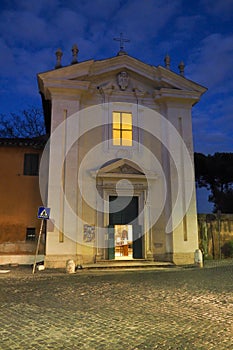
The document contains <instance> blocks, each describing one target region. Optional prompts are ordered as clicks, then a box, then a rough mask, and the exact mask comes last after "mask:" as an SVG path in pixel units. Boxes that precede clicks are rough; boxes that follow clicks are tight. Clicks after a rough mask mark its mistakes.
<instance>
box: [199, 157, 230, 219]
mask: <svg viewBox="0 0 233 350" xmlns="http://www.w3.org/2000/svg"><path fill="white" fill-rule="evenodd" d="M194 160H195V176H196V183H197V186H198V187H205V188H207V189H208V190H209V191H210V196H209V202H212V203H213V204H214V211H215V212H217V211H218V210H220V211H221V212H222V213H233V153H215V154H214V155H204V154H202V153H195V155H194Z"/></svg>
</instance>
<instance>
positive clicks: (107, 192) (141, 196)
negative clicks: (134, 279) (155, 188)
mask: <svg viewBox="0 0 233 350" xmlns="http://www.w3.org/2000/svg"><path fill="white" fill-rule="evenodd" d="M146 190H147V189H146V188H145V187H144V186H143V187H141V188H140V189H135V191H134V195H133V197H138V213H140V215H139V216H138V225H139V226H141V231H142V233H143V234H142V259H145V258H146V240H147V237H146V236H147V234H145V231H144V221H145V217H144V216H145V215H144V211H143V209H144V200H145V195H146ZM131 194H132V188H124V189H120V191H119V190H118V193H116V190H115V184H113V185H112V187H111V188H105V187H104V188H103V198H104V214H103V215H104V220H103V221H104V225H105V227H106V229H107V231H108V227H109V198H110V197H111V196H117V195H118V196H125V197H130V196H131ZM108 246H109V242H108V233H107V235H106V245H105V247H106V249H105V254H104V255H105V256H104V258H105V259H107V260H108V254H109V252H108Z"/></svg>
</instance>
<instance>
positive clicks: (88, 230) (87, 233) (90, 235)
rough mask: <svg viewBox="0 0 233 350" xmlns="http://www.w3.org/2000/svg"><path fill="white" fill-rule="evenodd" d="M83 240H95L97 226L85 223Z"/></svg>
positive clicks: (89, 241)
mask: <svg viewBox="0 0 233 350" xmlns="http://www.w3.org/2000/svg"><path fill="white" fill-rule="evenodd" d="M83 241H84V242H86V243H92V242H94V241H95V226H91V225H86V224H85V225H83Z"/></svg>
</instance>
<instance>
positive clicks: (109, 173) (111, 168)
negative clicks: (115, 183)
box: [90, 159, 157, 180]
mask: <svg viewBox="0 0 233 350" xmlns="http://www.w3.org/2000/svg"><path fill="white" fill-rule="evenodd" d="M90 173H91V175H92V177H94V178H136V179H144V180H145V179H146V178H150V179H152V178H153V179H156V178H157V175H156V174H155V173H154V172H151V171H148V170H147V171H146V172H144V171H143V170H142V169H141V168H140V167H139V166H137V164H135V163H134V162H132V161H130V160H128V159H118V160H114V161H111V162H110V163H107V164H105V165H104V166H102V167H101V168H100V169H98V170H91V171H90Z"/></svg>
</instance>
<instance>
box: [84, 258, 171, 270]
mask: <svg viewBox="0 0 233 350" xmlns="http://www.w3.org/2000/svg"><path fill="white" fill-rule="evenodd" d="M168 267H170V268H171V267H175V264H173V263H171V262H167V261H164V262H163V261H161V262H160V261H149V260H136V259H135V260H102V261H98V262H97V263H95V264H83V265H82V268H83V269H114V268H115V269H129V268H138V269H139V268H168Z"/></svg>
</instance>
